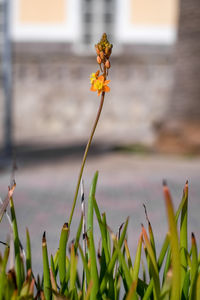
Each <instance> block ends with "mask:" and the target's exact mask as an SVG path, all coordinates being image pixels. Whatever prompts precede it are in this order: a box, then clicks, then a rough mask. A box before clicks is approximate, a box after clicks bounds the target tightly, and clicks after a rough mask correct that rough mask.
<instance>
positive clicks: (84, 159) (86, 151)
mask: <svg viewBox="0 0 200 300" xmlns="http://www.w3.org/2000/svg"><path fill="white" fill-rule="evenodd" d="M104 97H105V92H102V94H101V102H100V105H99V109H98V112H97V116H96V119H95V122H94V125H93V127H92V131H91V134H90V137H89V140H88V142H87V145H86V148H85V152H84V155H83V159H82V163H81V169H80V172H79V177H78V182H77V185H76V190H75V195H74V200H73V205H72V210H71V214H70V218H69V227H70V225H71V222H72V217H73V214H74V209H75V206H76V200H77V197H78V191H79V187H80V182H81V177H82V174H83V169H84V166H85V162H86V158H87V154H88V150H89V148H90V145H91V142H92V139H93V136H94V133H95V130H96V127H97V124H98V121H99V118H100V115H101V111H102V108H103V103H104Z"/></svg>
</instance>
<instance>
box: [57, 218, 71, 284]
mask: <svg viewBox="0 0 200 300" xmlns="http://www.w3.org/2000/svg"><path fill="white" fill-rule="evenodd" d="M68 236H69V227H68V223H65V224H64V225H63V227H62V230H61V235H60V243H59V253H58V271H59V277H60V284H61V286H63V285H64V282H65V278H66V248H67V240H68Z"/></svg>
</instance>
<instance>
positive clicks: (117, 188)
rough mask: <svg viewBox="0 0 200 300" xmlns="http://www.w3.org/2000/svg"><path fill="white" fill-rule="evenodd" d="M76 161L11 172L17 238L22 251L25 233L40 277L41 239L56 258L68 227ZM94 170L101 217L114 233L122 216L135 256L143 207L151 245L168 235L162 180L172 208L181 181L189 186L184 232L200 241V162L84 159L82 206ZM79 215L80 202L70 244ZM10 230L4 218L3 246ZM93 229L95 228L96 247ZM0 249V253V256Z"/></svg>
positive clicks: (0, 189) (22, 165) (4, 175)
mask: <svg viewBox="0 0 200 300" xmlns="http://www.w3.org/2000/svg"><path fill="white" fill-rule="evenodd" d="M80 162H81V155H79V154H78V155H70V154H69V155H66V156H60V157H59V156H58V155H57V156H56V155H55V158H54V155H52V156H51V157H48V159H44V157H43V158H42V159H39V158H35V159H34V160H30V161H28V162H27V160H26V161H23V158H21V159H20V161H19V163H18V170H17V172H16V176H15V178H16V183H17V186H16V190H15V193H14V203H15V208H16V215H17V221H18V226H19V233H20V238H21V240H22V243H23V245H24V246H25V229H26V227H28V229H29V231H30V235H31V243H32V254H33V269H34V272H36V273H38V272H39V273H41V272H42V264H41V261H42V253H41V239H42V234H43V232H44V231H46V234H47V243H48V251H49V253H55V251H56V249H57V248H58V245H59V234H60V231H61V228H62V225H63V224H64V222H67V221H68V218H69V215H70V210H71V206H72V200H73V195H74V191H75V186H76V182H77V178H78V173H79V168H80ZM96 170H99V178H98V186H97V193H96V199H97V202H98V204H99V208H100V210H101V212H104V211H105V212H106V214H107V220H108V224H109V226H110V227H111V228H112V229H113V231H115V232H117V230H118V228H119V226H120V225H121V223H122V222H124V221H125V220H126V218H127V216H129V217H130V221H129V228H128V242H129V246H130V249H131V253H132V256H134V253H135V249H136V245H137V240H138V238H139V234H140V231H141V223H143V224H144V225H145V226H147V224H146V219H145V214H144V209H143V203H144V204H145V205H146V207H147V211H148V215H149V219H150V221H151V223H152V226H153V230H154V234H155V239H156V245H157V247H158V249H159V248H160V247H161V244H162V241H163V240H164V237H165V234H166V232H167V221H166V214H165V204H164V198H163V193H162V180H163V179H166V180H167V183H168V185H169V187H170V190H171V194H172V197H173V201H174V206H175V207H177V206H178V204H179V202H180V200H181V197H182V191H183V187H184V184H185V181H186V180H187V179H188V180H189V232H191V231H193V232H194V233H195V235H196V238H197V243H198V244H199V240H200V218H199V215H200V157H192V156H187V157H186V156H182V157H178V156H172V155H171V156H163V155H158V154H145V153H144V154H135V153H129V152H120V151H114V152H113V151H108V152H105V151H104V152H102V153H98V152H97V153H96V154H95V155H91V154H90V155H89V157H88V160H87V162H86V167H85V170H84V175H83V178H84V182H85V195H86V200H87V198H88V194H89V187H90V184H91V181H92V178H93V175H94V173H95V171H96ZM10 174H11V169H10V168H4V169H2V170H1V171H0V197H1V198H2V199H4V197H5V195H6V192H7V186H8V184H9V182H10V176H11V175H10ZM80 214H81V205H80V196H79V199H78V201H77V205H76V209H75V214H74V218H73V222H72V226H71V232H70V240H71V239H73V237H74V235H75V232H76V229H77V227H78V222H79V218H80ZM8 233H9V226H8V222H7V220H6V218H5V217H4V218H3V220H2V223H1V224H0V240H1V241H5V240H6V238H7V235H8ZM98 236H99V233H98V228H97V226H96V227H95V237H96V244H97V243H98ZM3 247H4V246H3V245H0V251H2V250H3Z"/></svg>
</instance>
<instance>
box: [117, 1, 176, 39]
mask: <svg viewBox="0 0 200 300" xmlns="http://www.w3.org/2000/svg"><path fill="white" fill-rule="evenodd" d="M130 13H131V11H130V0H117V16H116V20H117V22H116V28H115V32H116V33H115V34H116V38H117V40H119V42H121V43H136V44H137V43H138V44H139V43H140V44H173V43H174V42H175V41H176V37H177V30H176V28H174V27H172V26H149V25H145V24H144V25H141V26H136V25H134V24H132V23H131V21H130V20H131V15H130Z"/></svg>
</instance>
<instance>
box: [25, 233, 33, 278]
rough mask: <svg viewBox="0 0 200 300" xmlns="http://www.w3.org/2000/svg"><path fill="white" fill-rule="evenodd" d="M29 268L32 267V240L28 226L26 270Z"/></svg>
mask: <svg viewBox="0 0 200 300" xmlns="http://www.w3.org/2000/svg"><path fill="white" fill-rule="evenodd" d="M29 269H32V262H31V242H30V235H29V231H28V228H26V271H27V272H28V270H29Z"/></svg>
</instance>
